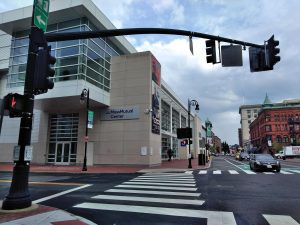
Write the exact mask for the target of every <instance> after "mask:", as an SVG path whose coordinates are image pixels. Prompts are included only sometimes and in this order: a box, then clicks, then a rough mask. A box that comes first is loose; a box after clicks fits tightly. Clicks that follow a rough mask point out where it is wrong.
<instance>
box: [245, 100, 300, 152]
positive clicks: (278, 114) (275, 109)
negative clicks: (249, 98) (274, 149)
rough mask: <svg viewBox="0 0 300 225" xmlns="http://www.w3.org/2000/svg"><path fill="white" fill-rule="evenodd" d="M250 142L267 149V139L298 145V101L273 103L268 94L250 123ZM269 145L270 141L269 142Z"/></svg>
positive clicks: (299, 142) (299, 141)
mask: <svg viewBox="0 0 300 225" xmlns="http://www.w3.org/2000/svg"><path fill="white" fill-rule="evenodd" d="M250 136H251V144H252V145H253V146H255V147H260V148H262V150H263V151H267V150H268V149H269V148H268V141H271V144H272V145H273V146H274V145H279V146H287V145H300V101H299V100H285V101H283V102H282V103H276V104H273V103H272V102H271V101H270V99H269V98H268V96H267V95H266V98H265V100H264V103H263V104H262V108H261V110H260V111H259V113H258V117H257V119H256V120H254V121H253V122H252V123H251V124H250ZM269 145H270V143H269Z"/></svg>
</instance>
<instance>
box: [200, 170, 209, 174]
mask: <svg viewBox="0 0 300 225" xmlns="http://www.w3.org/2000/svg"><path fill="white" fill-rule="evenodd" d="M199 174H207V170H200V171H199Z"/></svg>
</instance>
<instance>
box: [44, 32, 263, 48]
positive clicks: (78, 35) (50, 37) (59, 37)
mask: <svg viewBox="0 0 300 225" xmlns="http://www.w3.org/2000/svg"><path fill="white" fill-rule="evenodd" d="M138 34H170V35H181V36H188V37H198V38H205V39H210V40H215V41H219V42H227V43H231V44H239V45H242V46H249V47H256V48H263V47H264V45H257V44H253V43H250V42H244V41H239V40H234V39H230V38H225V37H220V36H215V35H210V34H203V33H199V32H193V31H187V30H178V29H166V28H126V29H110V30H101V31H81V32H65V33H51V34H46V39H47V41H49V42H53V41H68V40H78V39H87V38H100V37H112V36H114V37H115V36H124V35H138Z"/></svg>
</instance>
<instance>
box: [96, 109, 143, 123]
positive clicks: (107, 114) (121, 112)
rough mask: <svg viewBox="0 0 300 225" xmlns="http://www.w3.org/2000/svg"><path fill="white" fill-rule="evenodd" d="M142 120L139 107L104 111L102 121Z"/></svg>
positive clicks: (101, 116) (101, 115)
mask: <svg viewBox="0 0 300 225" xmlns="http://www.w3.org/2000/svg"><path fill="white" fill-rule="evenodd" d="M139 118H140V109H139V107H138V106H130V107H119V108H108V109H106V110H102V111H101V114H100V120H133V119H139Z"/></svg>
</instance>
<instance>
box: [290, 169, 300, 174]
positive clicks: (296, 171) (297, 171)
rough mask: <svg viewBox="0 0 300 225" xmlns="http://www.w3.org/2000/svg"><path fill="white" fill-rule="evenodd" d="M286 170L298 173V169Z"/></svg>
mask: <svg viewBox="0 0 300 225" xmlns="http://www.w3.org/2000/svg"><path fill="white" fill-rule="evenodd" d="M288 171H291V172H293V173H300V170H294V169H289V170H288Z"/></svg>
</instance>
